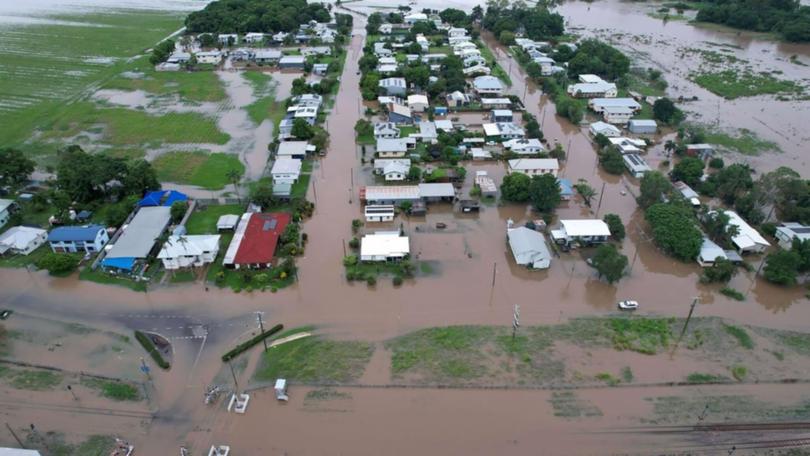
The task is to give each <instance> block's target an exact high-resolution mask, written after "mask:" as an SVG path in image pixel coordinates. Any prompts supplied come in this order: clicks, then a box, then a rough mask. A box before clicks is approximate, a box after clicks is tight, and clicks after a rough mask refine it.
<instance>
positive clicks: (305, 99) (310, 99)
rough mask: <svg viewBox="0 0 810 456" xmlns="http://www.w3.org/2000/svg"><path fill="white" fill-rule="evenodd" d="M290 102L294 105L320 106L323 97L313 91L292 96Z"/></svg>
mask: <svg viewBox="0 0 810 456" xmlns="http://www.w3.org/2000/svg"><path fill="white" fill-rule="evenodd" d="M292 102H293V103H294V104H295V105H296V106H311V107H316V108H317V107H320V106H321V104H323V97H322V96H321V95H318V94H314V93H305V94H303V95H298V96H295V97H293V98H292Z"/></svg>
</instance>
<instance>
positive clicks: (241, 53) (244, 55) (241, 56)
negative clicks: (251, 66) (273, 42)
mask: <svg viewBox="0 0 810 456" xmlns="http://www.w3.org/2000/svg"><path fill="white" fill-rule="evenodd" d="M228 57H229V58H230V59H231V61H232V62H245V61H248V60H251V59H252V58H253V51H251V50H250V49H234V50H233V51H230V52H229V53H228Z"/></svg>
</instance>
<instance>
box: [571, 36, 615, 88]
mask: <svg viewBox="0 0 810 456" xmlns="http://www.w3.org/2000/svg"><path fill="white" fill-rule="evenodd" d="M628 71H630V59H629V58H627V56H626V55H624V54H623V53H622V52H621V51H619V50H618V49H616V48H614V47H613V46H611V45H609V44H607V43H604V42H602V41H599V40H598V39H595V38H589V39H585V40H582V41H581V42H579V44H578V46H577V50H576V52H575V54H574V57H573V58H572V59H571V60H570V61H569V62H568V74H597V75H599V76H601V77H603V78H605V79H607V80H611V81H612V80H616V79H619V78H621V77H622V76H624V75H625V74H627V72H628Z"/></svg>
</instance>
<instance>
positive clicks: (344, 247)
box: [342, 239, 346, 257]
mask: <svg viewBox="0 0 810 456" xmlns="http://www.w3.org/2000/svg"><path fill="white" fill-rule="evenodd" d="M342 241H343V256H344V257H345V256H346V239H342Z"/></svg>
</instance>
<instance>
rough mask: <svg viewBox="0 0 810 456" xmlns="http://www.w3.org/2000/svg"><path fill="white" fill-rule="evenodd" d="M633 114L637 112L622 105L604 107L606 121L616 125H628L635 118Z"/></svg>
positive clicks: (603, 112) (603, 113)
mask: <svg viewBox="0 0 810 456" xmlns="http://www.w3.org/2000/svg"><path fill="white" fill-rule="evenodd" d="M633 114H635V113H634V112H633V110H632V109H630V108H624V107H621V106H607V107H605V108H603V109H602V116H603V117H604V118H605V122H607V123H612V124H616V125H626V124H627V122H629V121H630V119H632V118H633Z"/></svg>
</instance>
